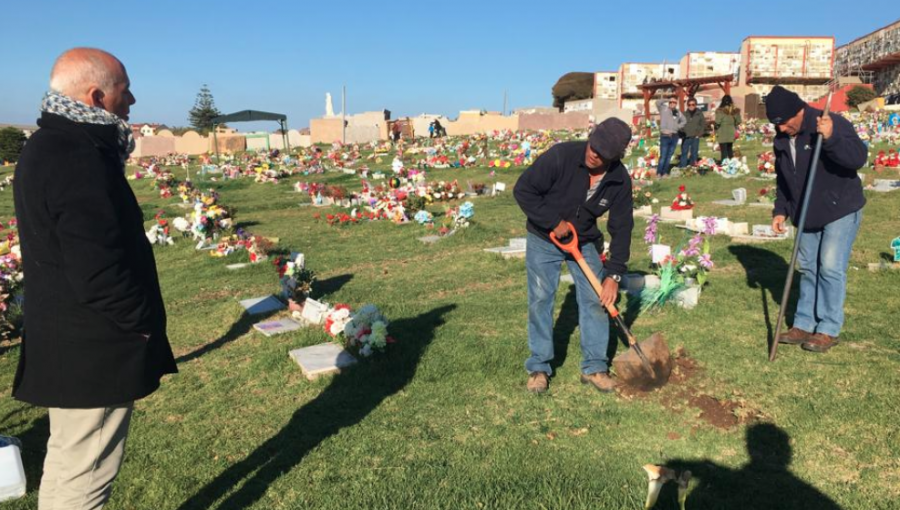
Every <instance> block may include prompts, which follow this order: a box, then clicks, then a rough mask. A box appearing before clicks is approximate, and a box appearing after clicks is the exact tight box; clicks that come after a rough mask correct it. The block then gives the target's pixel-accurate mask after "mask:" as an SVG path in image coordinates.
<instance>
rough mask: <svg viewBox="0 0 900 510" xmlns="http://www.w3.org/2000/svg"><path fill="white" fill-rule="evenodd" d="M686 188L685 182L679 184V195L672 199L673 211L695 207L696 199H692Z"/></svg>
mask: <svg viewBox="0 0 900 510" xmlns="http://www.w3.org/2000/svg"><path fill="white" fill-rule="evenodd" d="M686 189H687V188H685V187H684V184H682V185H681V186H678V195H676V196H675V200H672V210H673V211H687V210H689V209H693V208H694V201H693V200H691V196H690V195H688V193H687V191H686Z"/></svg>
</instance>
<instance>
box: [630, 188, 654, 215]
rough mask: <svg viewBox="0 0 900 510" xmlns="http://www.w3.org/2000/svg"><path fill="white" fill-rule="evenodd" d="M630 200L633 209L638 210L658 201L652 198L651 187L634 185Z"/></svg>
mask: <svg viewBox="0 0 900 510" xmlns="http://www.w3.org/2000/svg"><path fill="white" fill-rule="evenodd" d="M631 200H632V201H633V202H634V208H635V209H640V208H641V207H645V206H648V205H653V204H658V203H659V200H658V199H656V198H654V196H653V186H652V185H651V186H641V185H639V184H634V185H632V187H631Z"/></svg>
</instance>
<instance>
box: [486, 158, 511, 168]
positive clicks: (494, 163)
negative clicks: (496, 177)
mask: <svg viewBox="0 0 900 510" xmlns="http://www.w3.org/2000/svg"><path fill="white" fill-rule="evenodd" d="M511 166H512V162H511V161H509V160H508V159H507V160H503V159H493V160H491V161H490V162H489V163H488V167H490V168H509V167H511Z"/></svg>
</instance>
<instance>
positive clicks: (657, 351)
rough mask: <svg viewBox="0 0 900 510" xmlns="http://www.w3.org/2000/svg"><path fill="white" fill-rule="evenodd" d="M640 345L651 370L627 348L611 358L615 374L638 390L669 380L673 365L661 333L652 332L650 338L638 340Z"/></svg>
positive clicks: (656, 385)
mask: <svg viewBox="0 0 900 510" xmlns="http://www.w3.org/2000/svg"><path fill="white" fill-rule="evenodd" d="M640 346H641V350H642V351H643V352H644V355H645V356H646V357H647V359H648V360H649V361H650V365H651V366H652V367H653V371H652V372H651V371H649V370H647V369H646V368H645V365H644V362H643V361H642V360H641V358H640V356H638V353H637V352H636V351H635V350H634V349H632V348H629V349H628V351H627V352H625V353H623V354H620V355H618V356H616V357H615V359H613V368H614V369H615V370H616V376H617V377H618V378H619V380H620V381H621V382H623V383H624V384H626V385H628V386H630V387H632V388H635V389H638V390H640V391H650V390H653V389H655V388H659V387H661V386H663V385H664V384H666V382H668V381H669V376H670V375H671V374H672V365H673V362H672V356H671V354H670V353H669V346H668V344H666V339H665V338H664V337H663V336H662V334H660V333H654V334H653V335H652V336H651V337H650V338H648V339H646V340H644V341H642V342H640Z"/></svg>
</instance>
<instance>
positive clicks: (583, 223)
mask: <svg viewBox="0 0 900 510" xmlns="http://www.w3.org/2000/svg"><path fill="white" fill-rule="evenodd" d="M630 141H631V128H630V127H628V125H627V124H625V123H624V122H622V121H621V120H619V119H616V118H611V119H607V120H605V121H603V122H601V123H600V124H598V125H597V127H596V128H594V130H593V132H592V133H591V135H590V137H589V139H588V141H587V142H567V143H560V144H557V145H555V146H553V147H552V148H551V149H550V150H548V151H547V152H545V153H544V154H543V155H541V157H539V158H538V159H537V161H535V162H534V164H533V165H531V168H529V169H528V170H526V171H525V172H524V173H522V175H521V177H519V180H518V182H517V183H516V187H515V190H514V191H513V195H514V196H515V198H516V201H517V202H518V203H519V207H521V208H522V211H524V212H525V216H526V217H527V218H528V222H527V224H526V228H527V229H528V243H527V245H526V254H525V268H526V270H527V271H528V347H529V349H530V350H531V357H529V358H528V360H527V361H526V362H525V369H526V370H527V371H528V374H529V377H528V383H527V388H528V390H529V391H532V392H535V393H542V392H545V391H547V388H548V385H549V378H550V375H552V369H551V367H550V362H551V361H552V360H553V306H554V303H555V297H556V288H557V286H558V285H559V275H560V269H561V266H562V263H563V262H564V261H565V262H566V263H567V264H568V266H569V272H570V273H571V274H572V277H573V278H574V280H575V291H576V297H577V298H578V325H579V329H580V330H581V352H582V362H581V374H582V375H581V382H582V383H584V384H589V385H592V386H593V387H594V388H596V389H598V390H600V391H612V390H613V389H614V388H615V386H616V381H615V380H614V379H613V378H612V377H610V375H609V359H608V357H607V354H606V348H607V345H608V344H609V318H608V317H607V315H606V311H605V310H604V309H603V307H604V305H613V304H614V303H615V301H616V297H617V296H618V291H619V282H621V281H622V275H624V274H625V270H626V265H627V263H628V259H629V256H630V253H631V231H632V229H633V228H634V217H633V201H632V198H631V178H630V177H629V175H628V169H627V168H625V165H623V164H622V162H621V161H620V160H621V158H622V156H624V154H625V149H626V148H627V147H628V143H629V142H630ZM607 213H609V221H608V222H607V229H608V230H609V234H610V248H609V259H608V260H607V262H606V266H605V267H604V265H603V263H602V262H601V260H600V254H601V253H602V251H603V234H602V233H601V232H600V229H598V228H597V218H599V217H600V216H603V215H604V214H607ZM570 224H571V225H572V226H574V228H575V231H576V232H577V234H578V241H579V244H580V248H581V251H582V253H583V254H584V258H585V260H586V261H587V264H588V266H590V269H591V271H593V272H594V275H595V276H596V277H597V280H599V281H601V282H602V286H603V289H602V290H603V294H602V296H600V297H599V299H598V297H597V293H596V292H595V291H594V289H593V287H591V284H590V282H589V281H588V279H587V277H586V276H585V275H584V273H583V272H582V271H581V268H580V267H579V266H578V264H577V263H576V262H575V260H574V259H573V258H572V256H570V255H567V254H566V253H565V252H564V251H562V250H560V249H559V248H558V247H556V246H555V245H554V244H553V243H552V242H551V240H550V234H551V233H553V234H554V235H555V236H556V237H557V238H558V239H561V240H565V238H568V237H569V236H570V235H571V233H570V229H569V225H570Z"/></svg>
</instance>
